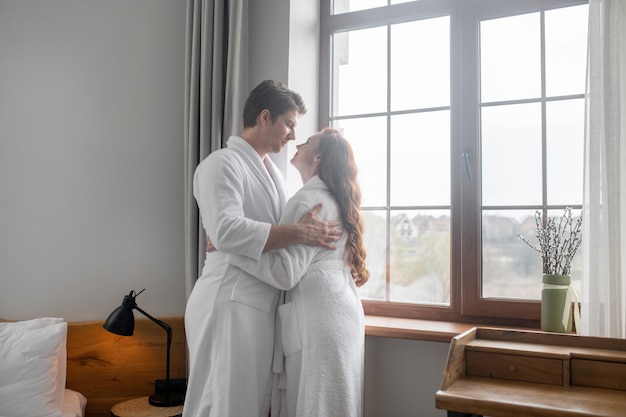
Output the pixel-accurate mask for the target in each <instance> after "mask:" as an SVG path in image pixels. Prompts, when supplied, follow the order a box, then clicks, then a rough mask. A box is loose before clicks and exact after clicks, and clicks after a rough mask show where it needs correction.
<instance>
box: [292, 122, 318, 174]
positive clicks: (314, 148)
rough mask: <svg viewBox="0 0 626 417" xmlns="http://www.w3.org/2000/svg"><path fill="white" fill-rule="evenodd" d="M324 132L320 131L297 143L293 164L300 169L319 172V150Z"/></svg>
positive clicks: (314, 172)
mask: <svg viewBox="0 0 626 417" xmlns="http://www.w3.org/2000/svg"><path fill="white" fill-rule="evenodd" d="M321 137H322V133H321V132H318V133H316V134H314V135H313V136H311V137H310V138H309V139H307V141H306V142H304V143H301V144H299V145H296V149H297V152H296V153H295V155H294V156H293V158H292V159H291V164H292V165H293V166H294V167H296V168H297V169H298V171H300V173H302V172H303V170H304V172H309V173H312V174H316V173H317V165H318V164H319V160H320V155H319V152H318V149H319V143H320V138H321Z"/></svg>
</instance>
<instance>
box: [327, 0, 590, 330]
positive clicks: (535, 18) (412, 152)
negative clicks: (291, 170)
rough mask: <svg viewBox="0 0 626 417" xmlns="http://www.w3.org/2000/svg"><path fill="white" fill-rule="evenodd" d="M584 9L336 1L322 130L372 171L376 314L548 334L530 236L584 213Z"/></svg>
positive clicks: (369, 230)
mask: <svg viewBox="0 0 626 417" xmlns="http://www.w3.org/2000/svg"><path fill="white" fill-rule="evenodd" d="M586 3H587V2H586V1H571V0H567V1H565V0H542V1H537V0H421V1H406V0H405V1H400V0H395V1H390V2H388V0H368V1H365V0H362V1H356V0H335V1H334V2H333V1H330V0H323V1H322V12H321V39H322V41H321V45H322V46H321V55H320V56H321V60H320V62H321V69H320V91H321V93H320V94H321V95H320V102H321V105H320V118H321V121H320V123H321V125H332V126H335V127H338V128H341V129H342V130H343V131H344V134H345V136H346V138H347V139H348V140H349V141H350V142H351V144H352V146H353V149H354V151H355V154H356V157H357V162H358V164H359V181H360V184H361V188H362V193H363V200H362V207H361V208H362V213H363V216H364V218H365V222H366V235H365V242H366V246H367V250H368V266H369V268H370V270H371V272H372V276H371V278H370V280H369V281H368V283H367V284H366V285H365V286H363V287H362V289H361V296H362V298H363V299H364V306H365V309H366V312H367V313H369V314H380V315H391V316H403V317H416V318H430V319H446V320H461V321H481V320H482V321H484V322H487V323H499V322H504V323H507V324H519V325H536V324H537V323H538V320H539V303H538V301H537V300H538V299H539V297H540V291H541V273H542V271H541V257H540V255H539V254H538V253H537V252H534V251H533V250H532V249H531V248H529V247H528V246H526V245H525V244H524V243H523V242H522V241H521V240H520V239H519V238H518V237H517V235H518V234H523V235H526V236H529V237H530V239H532V237H533V233H534V231H535V223H534V221H535V220H534V214H535V212H536V211H539V212H541V213H542V215H543V217H545V216H546V215H549V216H550V215H560V214H561V212H562V210H563V209H564V208H566V207H571V208H573V209H574V212H575V213H576V212H577V210H576V209H580V207H581V206H582V188H583V187H582V173H583V171H582V167H583V132H584V126H583V121H584V91H585V71H586V51H587V47H586V38H587V33H586V30H587V4H586ZM578 211H579V210H578ZM572 269H573V272H572V279H573V281H574V282H576V281H577V280H579V278H580V261H579V260H575V262H574V265H573V268H572Z"/></svg>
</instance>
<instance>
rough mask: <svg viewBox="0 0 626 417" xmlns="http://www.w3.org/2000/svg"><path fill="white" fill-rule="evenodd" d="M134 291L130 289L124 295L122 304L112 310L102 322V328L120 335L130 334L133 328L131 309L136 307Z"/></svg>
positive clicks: (133, 320)
mask: <svg viewBox="0 0 626 417" xmlns="http://www.w3.org/2000/svg"><path fill="white" fill-rule="evenodd" d="M134 293H135V291H131V292H130V294H128V295H125V296H124V301H122V305H121V306H119V307H118V308H116V309H115V310H113V312H112V313H111V314H110V315H109V317H108V318H107V320H106V321H105V322H104V328H105V329H107V330H108V331H110V332H111V333H115V334H119V335H120V336H132V335H133V332H134V330H135V315H134V314H133V309H134V308H136V307H137V304H136V303H135V297H136V296H137V295H139V294H137V295H135V294H134Z"/></svg>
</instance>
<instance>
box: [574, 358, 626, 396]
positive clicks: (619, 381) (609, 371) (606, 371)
mask: <svg viewBox="0 0 626 417" xmlns="http://www.w3.org/2000/svg"><path fill="white" fill-rule="evenodd" d="M571 369H572V371H571V373H572V385H581V386H585V387H597V388H610V389H618V390H626V363H617V362H609V361H597V360H589V359H576V358H572V362H571Z"/></svg>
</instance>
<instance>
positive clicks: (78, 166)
mask: <svg viewBox="0 0 626 417" xmlns="http://www.w3.org/2000/svg"><path fill="white" fill-rule="evenodd" d="M185 7H186V6H185V1H183V0H179V1H172V0H133V1H126V0H107V1H101V0H54V1H33V0H21V1H13V0H0V198H1V200H0V201H1V202H0V286H1V288H0V317H2V318H5V319H26V318H31V317H36V316H61V317H65V318H66V319H67V320H70V321H89V320H104V319H105V318H106V317H107V315H108V314H109V313H110V312H111V311H112V310H113V309H114V308H115V307H117V306H118V305H119V304H120V303H121V301H122V298H123V296H124V295H125V294H127V293H128V292H129V291H130V290H131V289H135V290H141V289H142V288H146V292H145V293H144V294H142V295H141V296H140V297H139V298H138V300H137V301H138V304H139V305H140V306H141V307H142V308H143V309H144V310H146V311H147V312H149V313H151V314H152V315H156V316H161V317H167V316H181V315H182V314H183V312H184V302H185V295H184V277H183V275H184V264H183V260H184V253H183V247H184V245H183V242H184V240H183V236H184V231H183V139H182V137H183V98H184V96H183V91H184V37H185Z"/></svg>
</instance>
